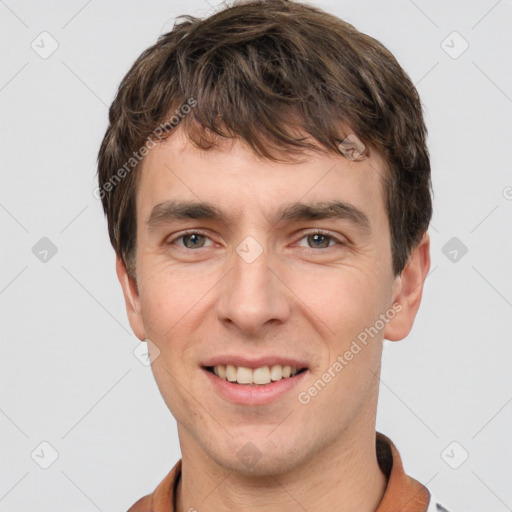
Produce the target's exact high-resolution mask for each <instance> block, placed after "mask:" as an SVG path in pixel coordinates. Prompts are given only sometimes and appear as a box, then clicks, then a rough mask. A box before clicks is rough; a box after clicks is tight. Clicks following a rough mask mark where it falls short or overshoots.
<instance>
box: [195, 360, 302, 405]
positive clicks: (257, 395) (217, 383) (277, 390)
mask: <svg viewBox="0 0 512 512" xmlns="http://www.w3.org/2000/svg"><path fill="white" fill-rule="evenodd" d="M202 370H203V372H204V373H205V374H206V377H207V378H208V379H209V380H210V382H211V384H212V385H213V387H214V389H215V390H216V391H217V392H218V393H219V394H220V395H221V396H223V397H224V398H225V399H227V400H229V401H230V402H232V403H235V404H240V405H265V404H269V403H272V402H274V401H276V400H278V399H279V398H280V397H282V396H283V395H284V394H286V393H287V392H289V391H290V390H292V389H293V388H294V387H295V386H297V385H298V384H299V383H300V382H301V381H302V380H303V379H304V376H305V375H306V374H307V373H308V370H305V371H303V372H301V373H298V374H297V375H294V376H293V377H288V378H286V379H281V380H278V381H275V382H270V383H268V384H264V385H259V386H247V385H244V384H236V383H233V382H229V381H227V380H224V379H221V378H220V377H217V375H215V374H214V373H211V372H209V371H208V370H206V369H205V368H202Z"/></svg>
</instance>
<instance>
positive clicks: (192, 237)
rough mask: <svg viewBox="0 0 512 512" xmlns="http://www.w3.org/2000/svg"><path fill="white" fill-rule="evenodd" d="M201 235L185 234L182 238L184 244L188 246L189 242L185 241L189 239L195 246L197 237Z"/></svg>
mask: <svg viewBox="0 0 512 512" xmlns="http://www.w3.org/2000/svg"><path fill="white" fill-rule="evenodd" d="M201 236H202V235H198V234H192V235H186V236H185V238H184V241H185V245H186V246H187V247H188V246H189V244H187V243H186V240H190V241H191V242H192V245H193V246H195V247H197V242H198V238H199V237H201Z"/></svg>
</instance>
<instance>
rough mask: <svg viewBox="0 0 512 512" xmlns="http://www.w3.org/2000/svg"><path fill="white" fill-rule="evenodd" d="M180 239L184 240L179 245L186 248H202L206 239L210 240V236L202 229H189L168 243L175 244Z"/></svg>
mask: <svg viewBox="0 0 512 512" xmlns="http://www.w3.org/2000/svg"><path fill="white" fill-rule="evenodd" d="M178 240H182V242H183V243H182V244H179V245H180V247H184V248H185V249H201V248H203V247H205V243H206V240H209V238H208V237H207V236H206V235H205V234H204V233H201V232H200V231H188V232H186V233H182V234H181V235H180V236H178V237H176V238H173V239H171V240H170V241H169V242H168V243H169V244H174V243H175V242H177V241H178Z"/></svg>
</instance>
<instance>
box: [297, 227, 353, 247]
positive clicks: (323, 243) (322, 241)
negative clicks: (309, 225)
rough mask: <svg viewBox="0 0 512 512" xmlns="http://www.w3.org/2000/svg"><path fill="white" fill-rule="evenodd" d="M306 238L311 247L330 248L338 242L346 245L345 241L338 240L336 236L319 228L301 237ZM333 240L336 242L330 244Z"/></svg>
mask: <svg viewBox="0 0 512 512" xmlns="http://www.w3.org/2000/svg"><path fill="white" fill-rule="evenodd" d="M304 239H306V240H307V243H308V246H309V248H313V249H328V248H329V247H332V245H336V243H337V244H338V245H344V243H343V242H341V241H340V240H338V239H337V238H336V237H334V236H332V235H330V234H329V233H327V232H325V231H321V230H317V231H314V232H312V233H307V234H306V235H304V236H303V237H302V238H301V240H304ZM331 242H334V243H333V244H332V245H330V243H331ZM302 247H304V246H302Z"/></svg>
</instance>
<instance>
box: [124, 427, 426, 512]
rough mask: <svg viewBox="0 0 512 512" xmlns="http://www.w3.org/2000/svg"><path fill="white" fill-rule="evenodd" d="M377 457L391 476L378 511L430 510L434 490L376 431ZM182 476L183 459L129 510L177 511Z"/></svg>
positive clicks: (421, 511)
mask: <svg viewBox="0 0 512 512" xmlns="http://www.w3.org/2000/svg"><path fill="white" fill-rule="evenodd" d="M376 447H377V460H378V462H379V467H380V469H381V470H382V472H383V473H384V474H385V475H386V477H387V478H388V483H387V486H386V490H385V492H384V496H383V497H382V500H381V502H380V504H379V506H378V507H377V510H376V511H375V512H426V511H427V508H428V504H429V502H430V492H429V491H428V489H427V488H426V487H425V486H424V485H422V484H421V483H420V482H418V481H417V480H415V479H414V478H412V477H410V476H408V475H407V474H406V473H405V471H404V468H403V465H402V459H401V458H400V454H399V453H398V450H397V448H396V447H395V445H394V444H393V442H392V441H391V439H389V437H387V436H385V435H384V434H381V433H380V432H376ZM180 476H181V459H180V460H179V461H178V462H177V463H176V465H175V466H174V467H173V468H172V469H171V471H170V472H169V473H168V474H167V476H166V477H165V478H164V479H163V480H162V482H161V483H160V484H159V485H158V487H157V488H156V490H155V491H154V493H153V494H150V495H148V496H145V497H144V498H142V499H141V500H139V501H138V502H137V503H136V504H135V505H134V507H136V506H138V508H134V507H132V508H131V509H130V510H129V511H128V512H175V509H174V500H175V496H176V486H177V485H178V482H179V479H180Z"/></svg>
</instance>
